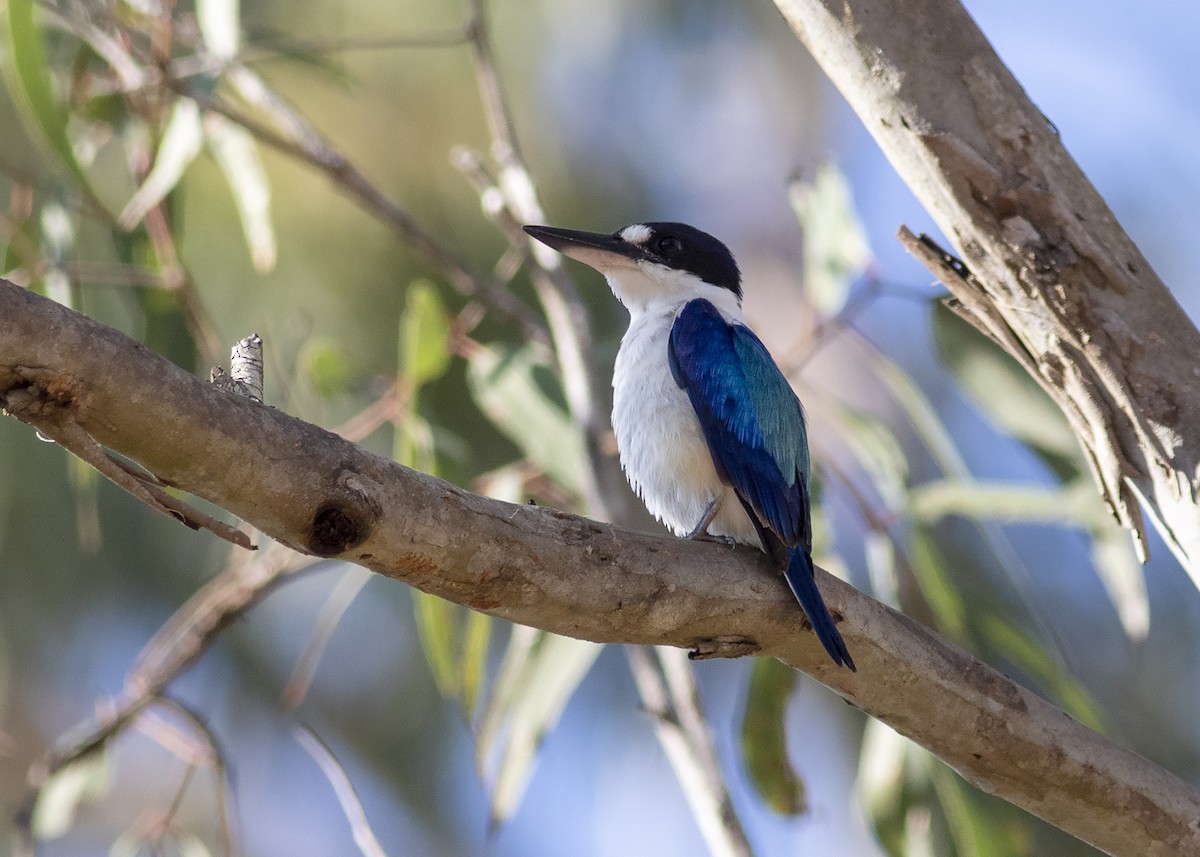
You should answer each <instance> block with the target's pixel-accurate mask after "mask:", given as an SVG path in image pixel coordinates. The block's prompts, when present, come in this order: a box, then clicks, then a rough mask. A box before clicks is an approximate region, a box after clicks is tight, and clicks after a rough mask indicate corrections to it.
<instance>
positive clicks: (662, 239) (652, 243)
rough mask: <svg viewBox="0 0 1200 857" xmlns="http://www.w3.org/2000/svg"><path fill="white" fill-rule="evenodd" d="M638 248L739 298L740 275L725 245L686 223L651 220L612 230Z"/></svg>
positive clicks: (661, 263) (663, 263) (655, 260)
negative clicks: (617, 230) (616, 230)
mask: <svg viewBox="0 0 1200 857" xmlns="http://www.w3.org/2000/svg"><path fill="white" fill-rule="evenodd" d="M616 235H617V236H620V237H621V238H623V239H625V240H626V241H628V242H630V243H631V244H636V245H637V246H638V247H640V248H641V250H642V252H643V253H644V254H645V256H646V258H647V259H649V260H650V261H653V262H657V263H659V264H660V265H665V266H666V267H668V268H674V269H676V270H679V271H687V272H688V273H691V274H695V275H696V276H697V277H699V278H700V279H702V280H704V282H706V283H709V284H711V285H714V286H718V287H720V288H723V289H729V291H731V292H733V293H734V294H735V295H737V296H738V300H741V297H742V275H741V272H740V271H738V266H737V262H735V261H734V259H733V254H732V253H730V252H729V248H728V247H726V246H725V245H724V244H722V243H721V242H720V241H718V240H717V239H716V238H713V237H712V236H711V235H709V234H708V233H707V232H701V231H700V230H699V229H697V228H696V227H694V226H688V225H687V224H686V223H671V222H669V221H655V222H653V223H640V224H635V225H633V226H627V227H625V228H624V229H622V230H620V231H619V232H617V233H616Z"/></svg>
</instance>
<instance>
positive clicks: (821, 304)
mask: <svg viewBox="0 0 1200 857" xmlns="http://www.w3.org/2000/svg"><path fill="white" fill-rule="evenodd" d="M788 199H789V200H790V202H791V204H792V211H793V212H795V215H796V219H797V220H798V221H799V222H800V228H801V231H802V232H803V234H804V288H805V293H806V294H807V295H808V299H809V300H810V301H811V302H812V304H813V306H814V307H815V308H816V310H817V312H818V313H820V314H821V315H823V316H830V315H834V314H835V313H837V311H838V310H840V309H841V308H842V306H844V305H845V303H846V297H847V296H848V295H849V293H850V286H851V284H852V283H853V281H854V279H855V278H856V277H858V276H859V275H860V274H861V273H862V272H863V270H864V269H865V268H866V267H867V265H868V264H870V261H871V248H870V245H869V244H868V243H867V233H866V230H865V229H864V228H863V225H862V221H861V220H860V219H859V216H858V213H857V212H856V211H855V210H854V199H853V197H852V195H851V193H850V184H849V182H847V181H846V177H845V175H843V174H842V171H841V170H840V169H839V168H838V167H837V165H836V164H834V163H832V162H829V161H826V162H824V163H822V164H821V165H820V166H819V167H817V170H816V174H815V175H814V176H813V179H812V181H804V180H801V179H796V180H794V181H793V182H792V184H791V187H790V188H789V191H788Z"/></svg>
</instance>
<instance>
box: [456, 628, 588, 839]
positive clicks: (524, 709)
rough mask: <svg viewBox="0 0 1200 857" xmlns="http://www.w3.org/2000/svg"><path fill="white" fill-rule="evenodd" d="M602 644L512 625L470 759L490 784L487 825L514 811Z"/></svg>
mask: <svg viewBox="0 0 1200 857" xmlns="http://www.w3.org/2000/svg"><path fill="white" fill-rule="evenodd" d="M603 648H604V647H603V646H601V645H598V644H597V643H589V642H587V641H586V640H575V639H572V638H570V637H560V636H558V635H557V634H550V633H547V632H545V631H539V630H537V629H534V628H526V627H524V626H521V625H517V626H514V627H513V633H512V637H511V638H510V639H509V645H508V650H507V651H506V652H505V656H504V661H503V663H502V664H501V666H500V671H499V673H498V674H497V676H496V683H495V685H494V686H493V688H492V692H491V696H490V698H489V699H488V703H487V707H486V709H485V710H484V713H483V716H482V717H481V719H480V725H479V730H478V733H477V736H476V742H475V754H476V763H477V765H478V766H479V770H480V772H481V773H482V774H483V775H484V776H485V777H486V778H488V779H489V780H490V782H491V798H490V802H491V819H492V823H493V825H494V824H498V823H502V822H504V821H506V820H507V819H509V818H510V817H511V816H512V814H513V812H515V811H516V808H517V806H518V805H519V803H520V800H521V795H522V794H523V793H524V791H525V786H526V784H527V783H528V781H529V775H530V773H531V771H532V767H533V763H534V760H535V759H536V756H537V751H538V749H539V747H540V746H541V743H542V740H543V739H544V738H545V736H546V735H547V734H548V733H549V732H550V730H551V729H553V728H554V725H555V724H556V723H557V722H558V719H559V717H560V716H561V715H562V712H563V709H564V708H566V705H567V702H568V701H569V700H570V698H571V696H572V695H573V694H574V693H575V689H576V688H577V687H579V683H580V682H581V681H583V677H584V676H585V675H587V673H588V670H589V669H591V666H592V664H593V663H595V661H596V658H597V657H598V656H599V654H600V651H601V650H602V649H603ZM490 759H495V760H496V761H495V764H489V760H490ZM489 774H490V776H489Z"/></svg>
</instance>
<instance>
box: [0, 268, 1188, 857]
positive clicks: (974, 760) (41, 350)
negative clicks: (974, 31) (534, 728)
mask: <svg viewBox="0 0 1200 857" xmlns="http://www.w3.org/2000/svg"><path fill="white" fill-rule="evenodd" d="M0 318H2V319H4V323H3V324H2V325H0V402H3V403H4V407H5V408H6V409H7V410H8V411H9V412H10V413H11V414H12V415H13V416H15V417H17V418H18V419H21V420H23V421H25V422H28V423H30V424H32V425H34V426H37V425H39V423H40V422H42V421H43V420H47V419H53V420H59V421H61V420H64V419H70V420H72V421H74V422H76V423H77V424H78V425H79V427H80V429H82V430H83V431H85V432H87V433H88V434H89V435H90V436H91V437H92V438H94V439H95V440H96V441H97V442H98V443H100V444H103V445H105V446H107V447H109V448H111V449H113V450H116V451H117V452H119V453H121V454H122V455H124V456H126V457H128V458H131V459H133V460H134V461H136V462H138V463H139V464H140V465H141V466H143V467H145V468H146V469H147V470H149V471H150V472H151V473H153V474H154V475H155V476H157V477H158V478H159V479H160V480H162V481H163V482H164V483H165V484H167V485H173V486H176V487H179V488H182V489H184V490H187V491H189V492H191V493H193V494H195V495H197V496H200V497H203V498H204V499H206V500H209V501H210V502H213V503H215V504H217V505H219V506H221V507H223V508H225V509H227V510H228V511H230V512H231V513H233V514H234V515H237V516H238V517H241V518H243V519H245V520H246V521H248V522H250V523H252V524H253V525H254V526H256V527H258V528H259V529H261V530H263V531H264V532H266V533H267V534H269V535H271V536H272V537H273V538H275V539H277V540H278V541H281V542H283V543H284V544H286V545H289V546H291V547H294V548H296V549H298V550H301V551H305V552H308V553H311V554H315V555H318V556H327V557H332V556H337V557H340V558H342V559H345V560H348V561H351V562H356V563H358V564H360V565H363V566H366V567H368V568H370V569H372V570H374V571H377V572H379V573H381V574H385V575H387V576H389V577H394V578H396V579H398V580H403V581H406V582H408V583H410V584H411V585H413V586H416V587H418V588H420V589H422V590H424V591H427V592H432V593H434V594H436V595H440V596H441V597H443V598H447V599H450V600H452V601H456V602H458V603H460V604H465V605H467V606H469V607H472V608H474V609H476V610H482V611H484V612H487V613H490V614H492V615H496V616H501V617H503V618H505V619H509V620H512V621H515V622H521V623H523V624H527V625H533V626H536V627H539V628H544V629H546V630H549V631H553V632H555V633H559V634H566V635H569V636H573V637H579V638H583V639H589V640H595V641H597V642H620V643H650V644H656V645H670V646H677V647H681V648H693V647H699V648H701V649H709V648H711V647H712V641H714V640H720V639H721V638H734V639H744V640H751V641H753V642H754V644H756V645H757V647H758V651H759V652H760V653H761V654H764V655H769V656H771V657H776V658H779V659H780V660H782V661H784V662H785V663H788V664H790V665H792V666H794V667H797V668H799V669H802V670H804V671H805V672H807V673H809V674H810V675H812V676H814V677H816V678H817V679H818V680H820V681H822V682H824V683H825V684H826V685H828V686H829V687H831V688H833V689H834V690H835V691H837V692H838V693H840V694H841V695H842V696H844V697H845V698H846V699H847V700H849V701H851V702H852V703H854V704H855V705H858V706H860V707H861V708H863V709H864V710H865V711H867V712H868V713H870V714H872V715H874V716H875V717H877V718H879V719H880V720H882V721H884V722H885V723H888V724H889V725H891V726H892V727H893V728H895V729H896V730H897V731H898V732H900V733H902V734H904V735H907V736H908V737H910V738H912V739H913V740H914V741H916V742H917V743H919V744H921V745H922V746H925V747H927V748H929V749H930V750H931V751H932V752H934V753H936V754H937V755H938V756H940V757H941V758H942V759H944V760H945V761H946V762H947V763H949V764H950V765H951V766H953V767H954V768H955V769H956V770H958V771H959V772H960V773H961V774H962V775H963V776H964V777H966V778H967V779H968V780H970V781H971V782H973V783H975V784H977V785H979V786H980V787H981V788H983V789H985V790H986V791H989V792H991V793H993V794H996V795H999V796H1001V797H1004V798H1006V799H1008V800H1010V801H1012V802H1013V803H1016V804H1017V805H1019V806H1022V807H1024V808H1026V809H1028V810H1030V811H1031V812H1033V813H1035V814H1037V815H1039V816H1041V817H1042V818H1045V819H1046V820H1047V821H1049V822H1051V823H1052V824H1055V825H1057V826H1059V827H1061V828H1063V829H1064V830H1066V831H1068V832H1070V833H1072V834H1074V835H1076V836H1078V837H1080V838H1081V839H1084V840H1086V841H1088V842H1090V843H1092V844H1094V845H1096V846H1097V847H1100V848H1103V849H1105V850H1108V851H1110V852H1111V853H1114V854H1128V855H1130V857H1133V855H1137V857H1144V855H1168V854H1180V855H1183V854H1193V853H1197V851H1198V850H1200V830H1198V829H1197V827H1196V825H1195V819H1196V818H1200V793H1198V792H1197V791H1196V790H1194V789H1193V788H1192V787H1190V786H1189V785H1187V784H1186V783H1184V782H1183V781H1181V780H1179V779H1178V778H1176V777H1175V776H1173V775H1172V774H1170V773H1168V772H1166V771H1164V770H1162V769H1161V768H1159V767H1157V766H1155V765H1153V764H1151V763H1149V762H1147V761H1146V760H1145V759H1142V758H1141V757H1139V756H1137V755H1135V754H1133V753H1130V752H1128V751H1126V750H1123V749H1121V748H1119V747H1116V746H1114V745H1113V744H1112V743H1111V742H1109V741H1108V740H1107V739H1105V738H1103V737H1101V736H1099V735H1097V734H1096V733H1094V732H1092V731H1090V730H1088V729H1086V728H1084V727H1083V726H1081V725H1079V724H1078V723H1076V722H1074V721H1073V720H1071V719H1070V718H1069V717H1067V716H1066V715H1065V714H1063V713H1062V712H1061V711H1059V710H1058V709H1056V708H1055V707H1053V706H1052V705H1050V704H1049V703H1047V702H1045V701H1044V700H1042V699H1040V698H1039V697H1037V696H1035V695H1034V694H1032V693H1030V692H1029V691H1027V690H1025V689H1023V688H1021V687H1019V686H1017V685H1015V684H1014V683H1013V682H1012V681H1010V680H1009V679H1007V678H1005V677H1004V676H1002V675H1000V674H999V673H997V672H995V671H994V670H992V669H991V668H989V667H987V666H985V665H984V664H982V663H980V662H979V661H977V660H975V659H974V658H972V657H970V656H968V655H966V654H964V653H963V652H961V651H959V650H958V649H956V648H954V647H953V646H950V645H948V644H947V643H945V642H943V641H942V640H940V639H939V638H938V637H937V636H936V635H934V634H933V633H931V632H930V631H928V630H927V629H925V628H924V627H922V626H921V625H919V624H918V623H916V622H914V621H913V620H911V619H908V618H907V617H905V616H903V615H900V614H898V613H896V612H894V611H892V610H890V609H889V608H887V607H885V606H884V605H882V604H880V603H878V602H876V601H873V600H872V599H871V598H869V597H867V596H866V595H863V594H862V593H860V592H858V591H856V590H854V589H853V588H852V587H850V586H847V585H846V584H844V583H841V582H840V581H838V580H836V579H835V578H833V577H831V576H829V575H828V574H825V573H824V572H821V573H820V575H821V588H822V590H823V592H824V593H825V596H826V600H827V601H828V603H829V605H830V608H831V609H832V611H833V612H834V614H835V615H837V616H841V617H843V618H844V621H843V622H842V626H841V629H842V633H843V634H844V636H845V637H846V640H847V644H848V645H849V646H850V647H851V648H852V649H853V650H854V655H855V660H856V661H857V662H858V664H859V672H858V673H857V674H853V673H849V672H846V671H845V670H839V669H837V668H836V667H834V666H833V665H832V664H831V663H830V662H829V660H828V658H826V657H825V656H824V653H823V652H822V651H821V648H820V646H819V645H818V644H817V643H816V641H815V639H814V638H813V636H812V634H811V633H808V632H806V631H804V630H802V626H801V622H800V616H799V614H798V612H797V610H796V606H795V604H794V603H793V600H792V598H791V595H790V593H789V592H788V591H787V587H786V586H785V585H784V584H783V582H782V581H779V580H778V579H775V578H774V577H773V575H772V573H771V571H770V570H769V568H768V563H766V562H765V561H764V559H763V557H762V554H761V553H760V552H758V551H755V550H752V549H749V548H738V549H733V548H729V547H725V546H722V545H713V544H703V543H698V542H689V541H683V540H678V539H672V538H667V537H662V536H650V535H645V534H640V533H635V532H631V531H628V530H623V529H619V528H616V527H613V526H611V525H608V524H600V523H596V522H594V521H590V520H587V519H585V518H579V517H576V516H574V515H568V514H565V513H562V512H557V511H555V510H552V509H545V508H539V507H535V506H514V505H512V504H508V503H502V502H499V501H496V500H490V499H488V498H485V497H480V496H477V495H474V494H471V493H469V492H467V491H464V490H462V489H460V488H457V487H455V486H453V485H450V484H449V483H446V482H443V481H441V480H439V479H435V478H434V477H431V476H427V475H425V474H421V473H417V472H414V471H411V470H408V469H407V468H404V467H401V466H400V465H398V464H395V463H394V462H391V461H388V460H386V459H383V458H380V457H378V456H376V455H373V454H371V453H369V452H367V451H365V450H363V449H361V448H360V447H358V446H356V445H354V444H352V443H350V442H348V441H346V440H344V439H342V438H340V437H338V436H336V435H334V434H332V433H330V432H327V431H324V430H323V429H320V428H317V427H316V426H312V425H309V424H308V423H305V422H302V421H300V420H297V419H295V418H293V417H290V416H288V415H287V414H284V413H281V412H280V411H277V410H275V409H273V408H269V407H265V406H263V405H260V404H257V403H255V402H253V401H251V400H250V399H247V398H246V397H244V396H238V395H234V394H232V393H229V392H226V391H223V390H220V389H218V388H216V387H214V386H213V385H212V384H207V383H203V382H201V381H200V380H198V379H196V378H194V377H193V376H191V375H189V374H188V373H187V372H185V371H183V370H182V369H180V368H178V367H176V366H174V365H173V364H171V363H169V362H168V361H166V360H165V359H163V358H162V357H160V356H158V355H157V354H154V353H153V352H151V351H149V350H148V349H147V348H145V347H144V346H142V345H140V344H138V343H136V342H134V341H133V340H131V339H129V338H128V337H126V336H124V335H123V334H121V333H119V332H118V331H115V330H113V329H111V328H108V327H105V326H104V325H101V324H99V323H97V322H94V321H92V320H90V319H88V318H86V317H85V316H83V315H80V314H79V313H76V312H74V311H72V310H69V309H67V308H65V307H63V306H61V305H59V304H56V303H54V302H52V301H50V300H47V299H45V298H42V297H39V296H38V295H35V294H33V293H31V292H28V291H25V290H24V289H21V288H19V287H17V286H15V285H13V284H11V283H9V282H7V281H2V280H0ZM1047 784H1052V785H1050V786H1048V785H1047Z"/></svg>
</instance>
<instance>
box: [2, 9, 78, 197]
mask: <svg viewBox="0 0 1200 857" xmlns="http://www.w3.org/2000/svg"><path fill="white" fill-rule="evenodd" d="M35 5H36V4H35V3H34V0H5V2H4V5H3V9H4V13H5V14H4V17H3V26H4V36H5V42H6V44H5V48H6V49H5V50H4V51H3V66H2V67H3V70H4V76H5V80H6V82H7V84H8V89H9V91H10V92H11V93H12V94H13V96H14V101H15V102H16V104H17V107H18V110H19V113H20V116H21V119H22V120H23V121H24V123H25V125H26V126H27V127H28V128H29V129H30V131H31V132H32V136H33V138H34V140H35V141H40V142H44V143H45V144H46V146H47V147H48V148H49V150H50V151H51V152H52V153H53V156H54V158H55V160H57V161H58V163H59V164H61V166H63V167H64V168H65V169H66V171H67V173H68V174H69V175H70V177H72V178H74V179H75V180H76V181H77V182H78V183H79V185H80V186H81V187H83V188H85V189H87V188H89V187H90V185H89V183H88V180H87V176H86V175H85V174H84V172H83V167H82V166H80V164H79V160H78V159H77V158H76V157H75V150H74V147H73V146H72V145H71V140H70V138H69V137H68V136H67V117H68V111H67V108H66V106H65V105H63V104H61V103H60V102H59V101H58V100H57V99H56V98H55V97H54V89H53V86H52V83H51V80H50V75H49V71H48V70H49V69H50V68H51V67H52V66H51V65H50V63H49V61H48V60H47V59H46V47H45V43H44V42H43V40H42V30H41V27H40V26H38V23H37V22H36V20H35V19H34V11H33V10H34V6H35Z"/></svg>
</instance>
